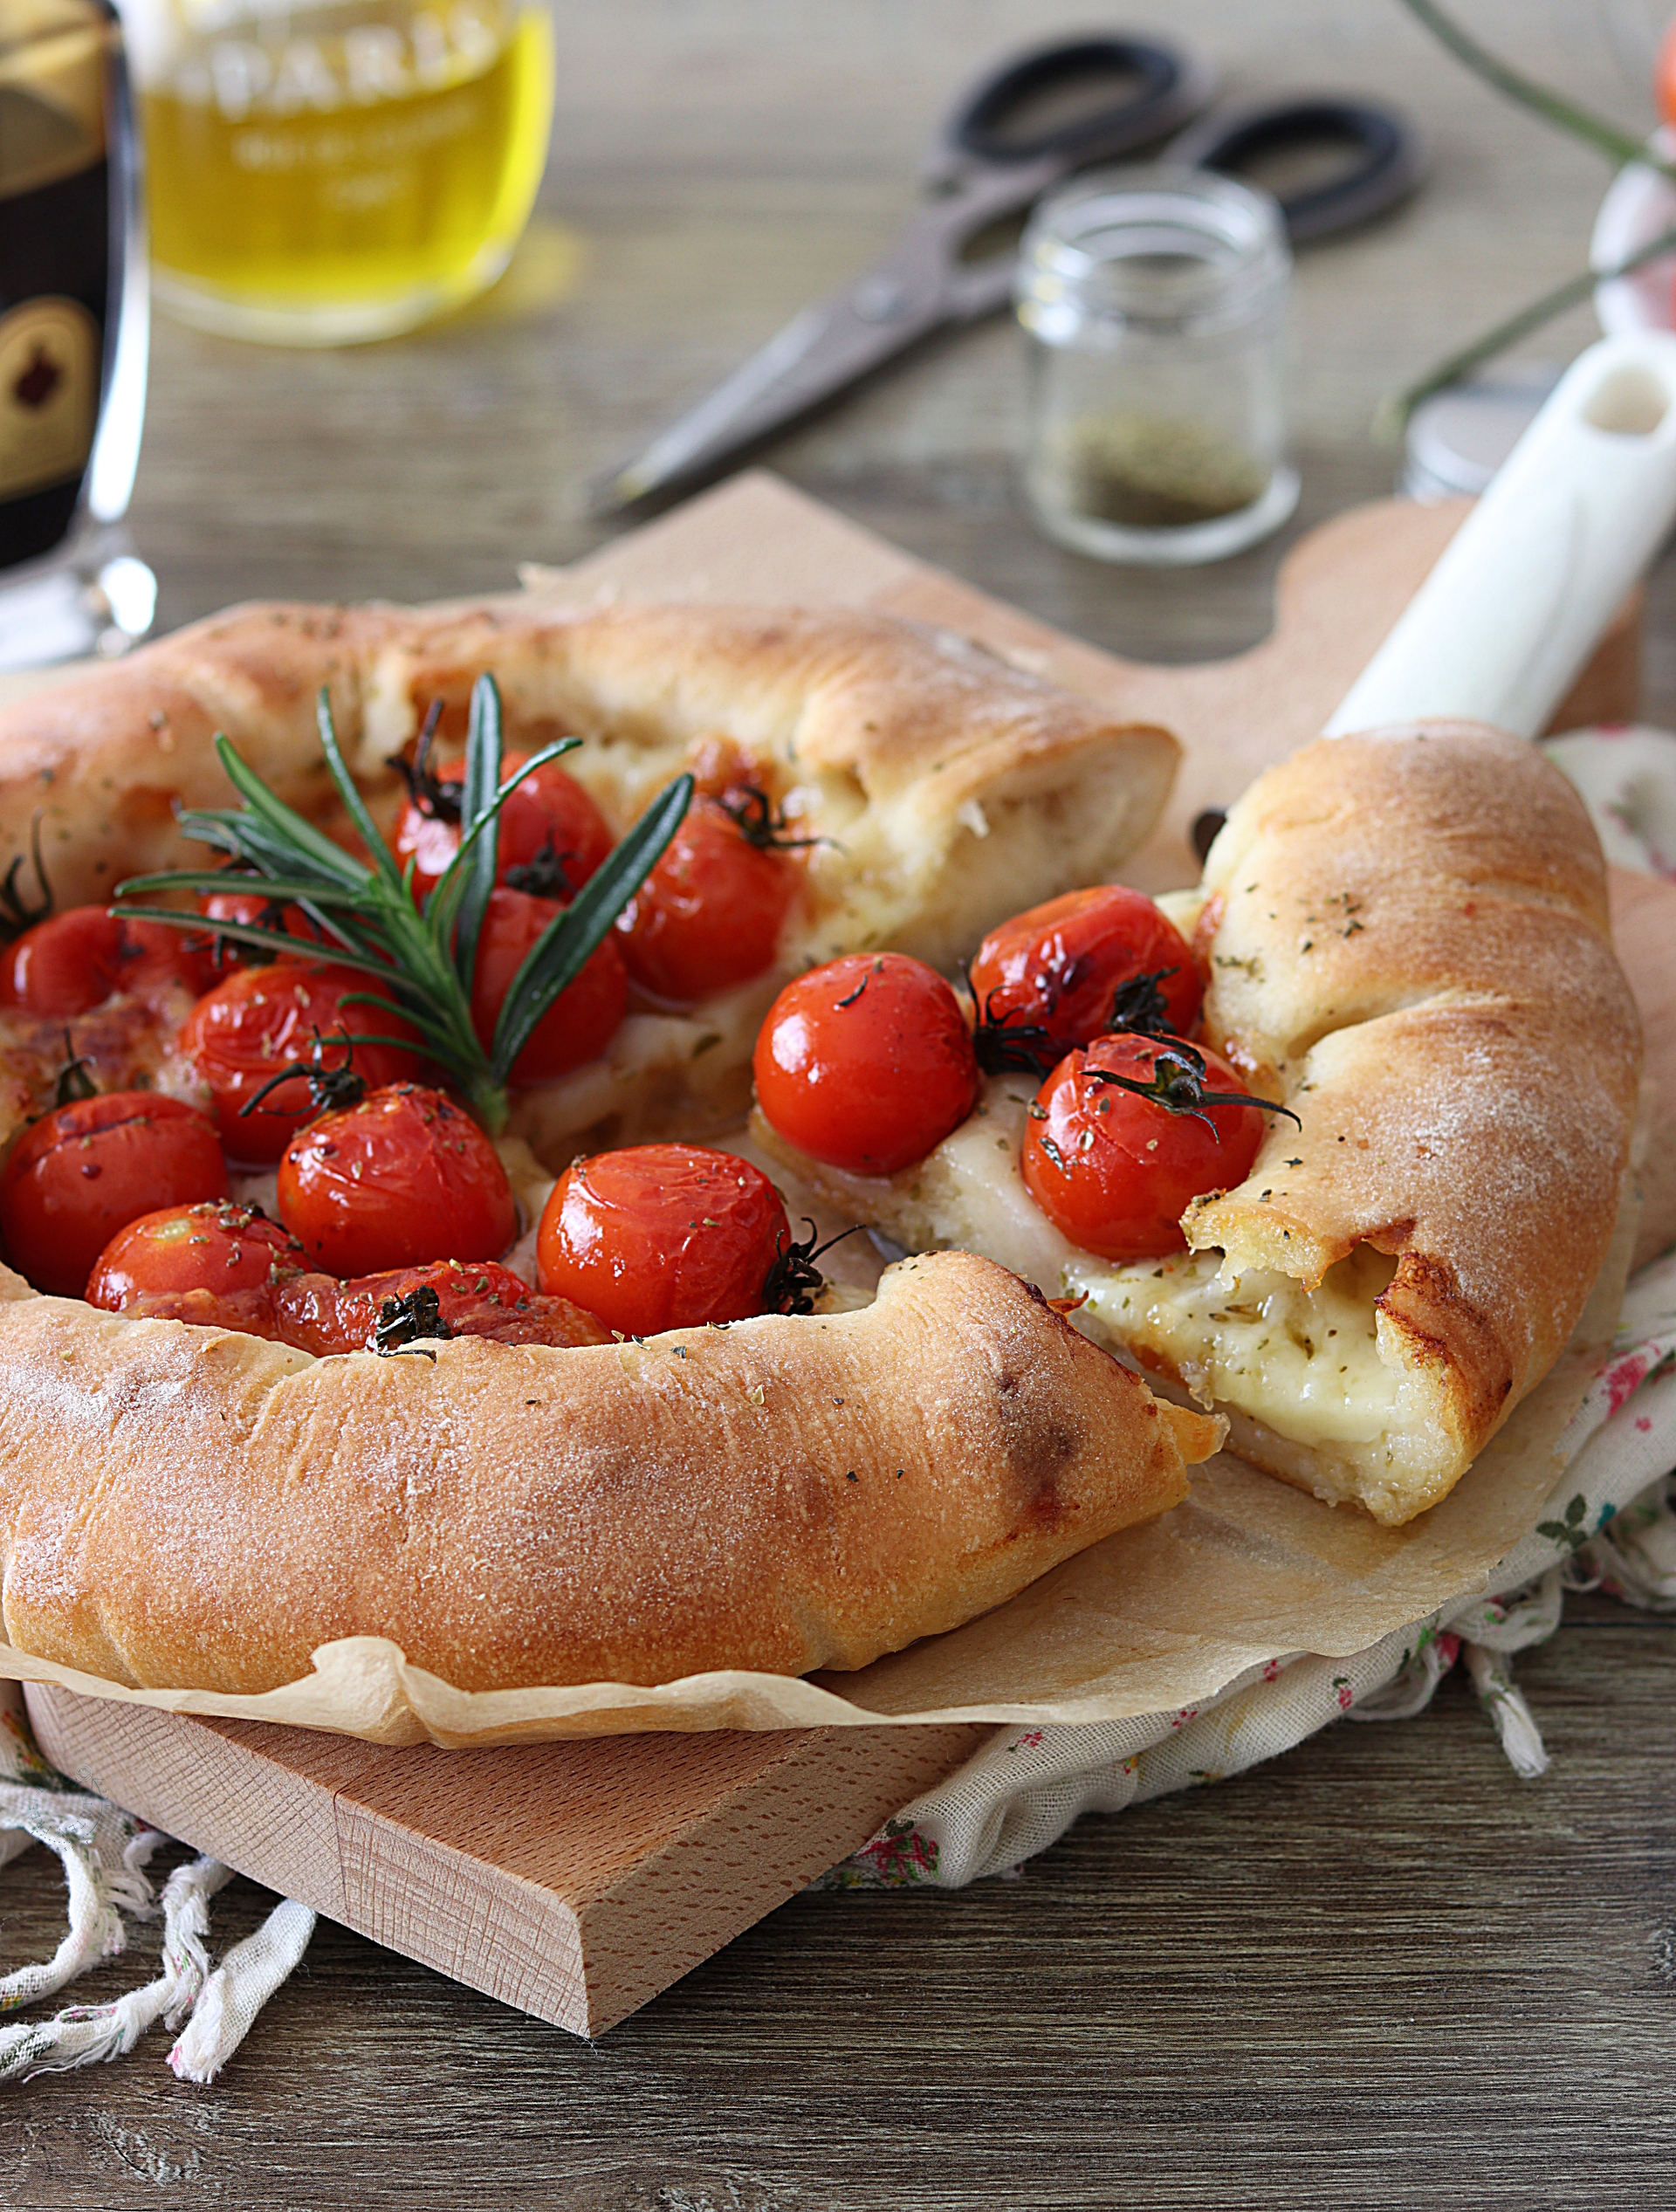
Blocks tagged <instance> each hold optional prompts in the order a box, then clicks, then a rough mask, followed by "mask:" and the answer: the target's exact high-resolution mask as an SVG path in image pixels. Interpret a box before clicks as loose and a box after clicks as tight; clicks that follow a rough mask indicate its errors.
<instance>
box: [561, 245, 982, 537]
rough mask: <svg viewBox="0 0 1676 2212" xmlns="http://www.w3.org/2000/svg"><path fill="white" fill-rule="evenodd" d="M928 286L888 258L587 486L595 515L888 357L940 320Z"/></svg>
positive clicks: (746, 439)
mask: <svg viewBox="0 0 1676 2212" xmlns="http://www.w3.org/2000/svg"><path fill="white" fill-rule="evenodd" d="M943 315H944V309H943V307H942V305H941V304H940V301H939V300H938V298H937V297H935V296H934V295H933V294H932V293H931V291H930V288H929V287H927V286H925V285H923V284H921V285H916V284H915V283H914V282H913V280H912V279H911V278H909V277H907V276H906V275H903V274H902V273H900V272H899V271H897V270H896V268H894V267H893V266H891V265H890V264H888V263H887V264H880V266H879V267H878V268H876V269H875V270H874V271H871V272H870V273H869V275H867V276H865V277H862V278H860V279H859V280H858V281H857V282H856V283H854V284H850V285H846V286H845V287H844V289H843V290H842V291H841V292H835V293H834V294H833V296H832V297H831V298H830V299H826V300H823V301H821V303H820V304H819V305H818V306H813V307H806V308H804V310H803V311H802V313H800V314H798V315H794V316H793V318H792V319H791V321H790V322H788V323H787V324H786V326H785V328H784V329H783V330H781V331H780V332H779V333H777V334H776V335H775V336H774V337H773V338H771V339H770V340H768V343H767V344H766V346H764V347H761V348H760V349H759V351H758V352H756V353H754V354H752V356H751V358H750V359H749V360H748V361H744V362H742V363H741V364H740V366H739V367H738V368H736V369H735V370H734V371H733V373H732V375H731V376H729V377H727V378H726V379H725V381H723V382H722V383H720V384H718V386H717V387H716V388H715V390H714V391H713V392H711V393H710V394H709V395H708V396H707V397H705V398H704V399H702V400H700V401H699V402H698V403H697V406H696V407H693V408H690V409H689V410H688V411H687V413H686V414H684V415H683V416H678V417H677V420H676V421H675V422H671V423H670V425H669V427H668V429H664V430H661V431H660V432H659V433H658V435H657V436H656V437H655V438H654V439H653V440H652V442H651V443H650V444H649V445H648V446H647V447H645V448H644V449H643V450H642V451H641V452H640V453H638V454H637V455H636V456H635V457H634V458H633V459H632V460H630V461H627V462H624V463H623V464H622V465H621V466H620V467H618V468H615V469H614V470H612V471H610V472H609V473H608V475H606V476H604V477H601V478H600V479H599V480H598V481H597V482H596V483H595V484H594V485H592V486H591V487H590V490H589V492H588V506H589V509H590V511H591V512H593V513H594V514H613V513H616V512H621V510H622V509H623V508H624V507H630V506H634V505H636V504H637V503H638V502H639V501H641V500H642V499H648V498H651V497H652V496H653V495H654V494H655V493H657V492H661V491H668V490H670V488H671V487H672V486H674V485H677V484H683V483H686V482H687V481H689V480H690V479H693V478H696V477H703V476H707V475H709V474H710V473H711V472H712V471H714V470H715V469H717V468H718V467H719V466H720V464H722V463H723V462H725V461H726V460H728V459H729V458H731V457H732V455H734V454H735V453H738V452H740V451H742V450H744V449H745V447H747V446H750V445H753V444H755V443H756V442H757V440H758V439H759V438H762V437H766V436H767V435H768V434H769V432H770V431H772V430H777V429H780V427H781V426H782V425H783V424H785V423H786V422H793V421H795V420H796V418H797V417H798V416H800V415H802V414H804V413H806V412H807V409H810V408H812V407H814V406H815V405H816V404H817V403H818V402H820V401H821V400H823V399H826V398H827V397H828V395H830V394H832V393H834V392H836V391H841V390H842V388H844V386H845V385H847V384H850V383H853V382H854V381H855V379H856V378H857V377H858V376H863V375H865V374H867V372H868V371H869V369H871V368H876V367H877V366H878V364H879V363H880V362H881V361H889V360H890V356H891V355H892V354H896V353H899V352H900V351H901V350H902V348H903V347H904V346H908V345H911V344H912V342H913V341H914V340H915V339H917V338H919V337H922V336H923V335H924V333H925V332H926V331H928V330H931V329H933V328H934V327H935V326H936V325H937V324H938V322H939V321H941V320H942V319H943Z"/></svg>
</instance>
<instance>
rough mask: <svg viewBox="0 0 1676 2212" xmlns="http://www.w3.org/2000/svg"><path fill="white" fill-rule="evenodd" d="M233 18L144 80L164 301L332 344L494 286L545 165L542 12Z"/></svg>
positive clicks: (486, 5)
mask: <svg viewBox="0 0 1676 2212" xmlns="http://www.w3.org/2000/svg"><path fill="white" fill-rule="evenodd" d="M226 13H227V10H225V8H224V7H221V8H217V9H216V18H217V21H218V23H219V24H221V26H222V27H218V28H216V29H215V30H213V31H208V32H206V33H205V34H204V35H203V36H200V37H197V38H191V39H188V40H182V41H181V42H180V43H179V44H178V45H177V46H176V48H175V52H174V56H173V58H172V60H171V62H170V65H169V66H168V69H167V70H166V71H165V72H159V73H156V74H149V73H148V74H149V81H148V82H147V83H146V85H145V86H144V88H143V90H142V95H141V113H142V116H143V119H144V126H145V138H146V155H147V161H148V182H149V189H150V196H151V237H152V255H153V263H154V269H155V279H156V285H157V291H158V294H159V297H160V298H161V299H163V300H165V301H166V302H167V303H168V305H170V306H173V307H175V308H176V309H177V310H178V311H180V312H181V313H184V314H185V315H187V316H188V317H189V319H192V320H195V321H198V322H201V323H205V324H208V325H209V326H211V327H213V328H216V329H220V330H225V331H230V332H232V333H237V334H239V335H244V336H251V337H259V338H266V339H270V340H281V341H285V340H291V341H293V342H298V343H302V344H319V343H324V344H331V343H335V342H340V341H342V340H353V339H357V338H372V337H380V336H384V335H387V334H388V333H391V332H393V331H396V330H400V329H406V328H409V327H411V326H412V325H413V324H415V323H416V322H419V321H421V320H422V319H424V318H425V317H427V316H429V315H431V314H434V313H437V312H439V311H440V310H441V309H443V308H444V307H447V306H452V305H455V304H457V302H458V301H460V300H463V299H469V298H470V297H471V295H472V294H473V293H474V292H478V291H480V290H481V289H482V288H483V287H484V285H486V284H489V283H491V282H492V281H493V279H494V278H495V277H497V276H498V274H499V273H500V271H501V269H502V268H503V267H504V266H505V262H506V258H507V257H508V255H509V254H510V253H511V251H512V246H513V245H514V244H515V243H516V241H517V238H518V236H519V231H520V230H522V229H523V227H524V223H525V218H526V217H527V216H528V214H529V211H530V207H531V203H532V201H533V200H534V197H535V193H536V189H537V187H538V186H539V183H540V181H541V171H542V168H543V166H544V165H545V162H546V152H547V134H548V129H549V127H550V124H551V120H552V109H553V33H552V24H551V21H550V18H549V17H548V15H547V13H546V9H545V8H544V7H540V6H532V5H522V6H520V5H519V4H517V0H453V4H448V0H439V4H438V5H436V6H435V7H428V6H427V7H413V6H409V5H405V4H402V0H370V4H341V5H337V6H333V7H328V8H316V9H312V10H306V11H304V10H292V11H288V12H285V13H280V14H278V15H276V14H273V13H271V12H267V11H262V12H253V13H251V14H250V15H248V16H247V17H242V18H241V19H240V20H238V21H236V22H234V23H231V24H228V23H226V21H225V17H226Z"/></svg>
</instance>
